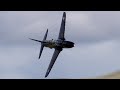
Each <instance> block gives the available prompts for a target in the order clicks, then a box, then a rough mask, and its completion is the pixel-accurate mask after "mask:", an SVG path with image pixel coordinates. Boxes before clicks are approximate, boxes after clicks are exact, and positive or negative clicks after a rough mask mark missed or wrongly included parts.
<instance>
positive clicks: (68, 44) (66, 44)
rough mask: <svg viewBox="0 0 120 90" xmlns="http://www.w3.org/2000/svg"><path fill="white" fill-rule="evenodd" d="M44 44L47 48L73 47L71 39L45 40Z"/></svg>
mask: <svg viewBox="0 0 120 90" xmlns="http://www.w3.org/2000/svg"><path fill="white" fill-rule="evenodd" d="M43 44H44V46H45V47H49V48H51V49H52V48H57V47H61V48H72V47H74V43H73V42H71V41H64V40H45V41H44V43H43Z"/></svg>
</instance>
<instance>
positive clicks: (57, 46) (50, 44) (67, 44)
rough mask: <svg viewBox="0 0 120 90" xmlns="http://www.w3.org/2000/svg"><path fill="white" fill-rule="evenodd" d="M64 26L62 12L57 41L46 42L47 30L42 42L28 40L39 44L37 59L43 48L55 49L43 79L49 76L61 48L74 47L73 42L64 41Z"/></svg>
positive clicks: (64, 14)
mask: <svg viewBox="0 0 120 90" xmlns="http://www.w3.org/2000/svg"><path fill="white" fill-rule="evenodd" d="M65 24H66V12H63V17H62V22H61V26H60V32H59V36H58V38H57V40H53V39H52V40H46V38H47V35H48V29H47V31H46V33H45V36H44V38H43V40H42V41H40V40H36V39H31V38H29V39H30V40H33V41H37V42H40V43H41V49H40V53H39V59H40V57H41V54H42V51H43V49H44V47H48V48H50V49H52V48H54V49H55V51H54V54H53V56H52V59H51V62H50V64H49V67H48V69H47V72H46V74H45V77H47V76H48V75H49V73H50V71H51V69H52V67H53V65H54V63H55V61H56V59H57V57H58V55H59V54H60V52H61V51H62V50H63V48H73V47H74V43H73V42H71V41H66V39H65V35H64V34H65Z"/></svg>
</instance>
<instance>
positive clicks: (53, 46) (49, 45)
mask: <svg viewBox="0 0 120 90" xmlns="http://www.w3.org/2000/svg"><path fill="white" fill-rule="evenodd" d="M45 46H46V47H49V48H55V47H56V46H55V45H54V44H48V45H45Z"/></svg>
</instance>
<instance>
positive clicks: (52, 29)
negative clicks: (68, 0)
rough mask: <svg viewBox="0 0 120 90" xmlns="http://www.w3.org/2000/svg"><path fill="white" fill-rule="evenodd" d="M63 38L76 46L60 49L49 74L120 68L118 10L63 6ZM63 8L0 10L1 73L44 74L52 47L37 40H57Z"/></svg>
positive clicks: (75, 76)
mask: <svg viewBox="0 0 120 90" xmlns="http://www.w3.org/2000/svg"><path fill="white" fill-rule="evenodd" d="M66 13H67V21H66V31H65V38H66V40H69V41H73V42H74V43H75V47H74V48H71V49H64V50H63V51H62V52H61V53H60V55H59V57H58V58H57V60H56V62H55V64H54V66H53V68H52V70H51V72H50V74H49V76H48V77H47V78H48V79H49V78H52V79H54V78H73V79H79V78H89V77H96V76H100V75H103V74H107V73H109V72H113V71H117V70H120V55H119V54H120V12H119V11H66ZM62 15H63V11H0V78H7V79H9V78H12V79H16V78H17V79H21V78H22V79H44V76H45V73H46V71H47V68H48V65H49V63H50V60H51V58H52V55H53V52H54V49H49V48H44V50H43V53H42V56H41V59H40V60H38V55H39V51H40V50H39V49H40V43H38V42H33V41H31V40H29V39H28V38H35V39H39V40H42V39H43V37H44V34H45V32H46V30H47V28H48V29H49V32H48V37H47V39H57V37H58V34H59V29H60V24H61V20H62Z"/></svg>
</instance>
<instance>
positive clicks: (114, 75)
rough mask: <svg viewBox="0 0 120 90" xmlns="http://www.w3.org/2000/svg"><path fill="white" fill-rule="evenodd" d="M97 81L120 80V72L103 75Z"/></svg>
mask: <svg viewBox="0 0 120 90" xmlns="http://www.w3.org/2000/svg"><path fill="white" fill-rule="evenodd" d="M95 79H120V71H117V72H113V73H109V74H107V75H103V76H100V77H96V78H95Z"/></svg>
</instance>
